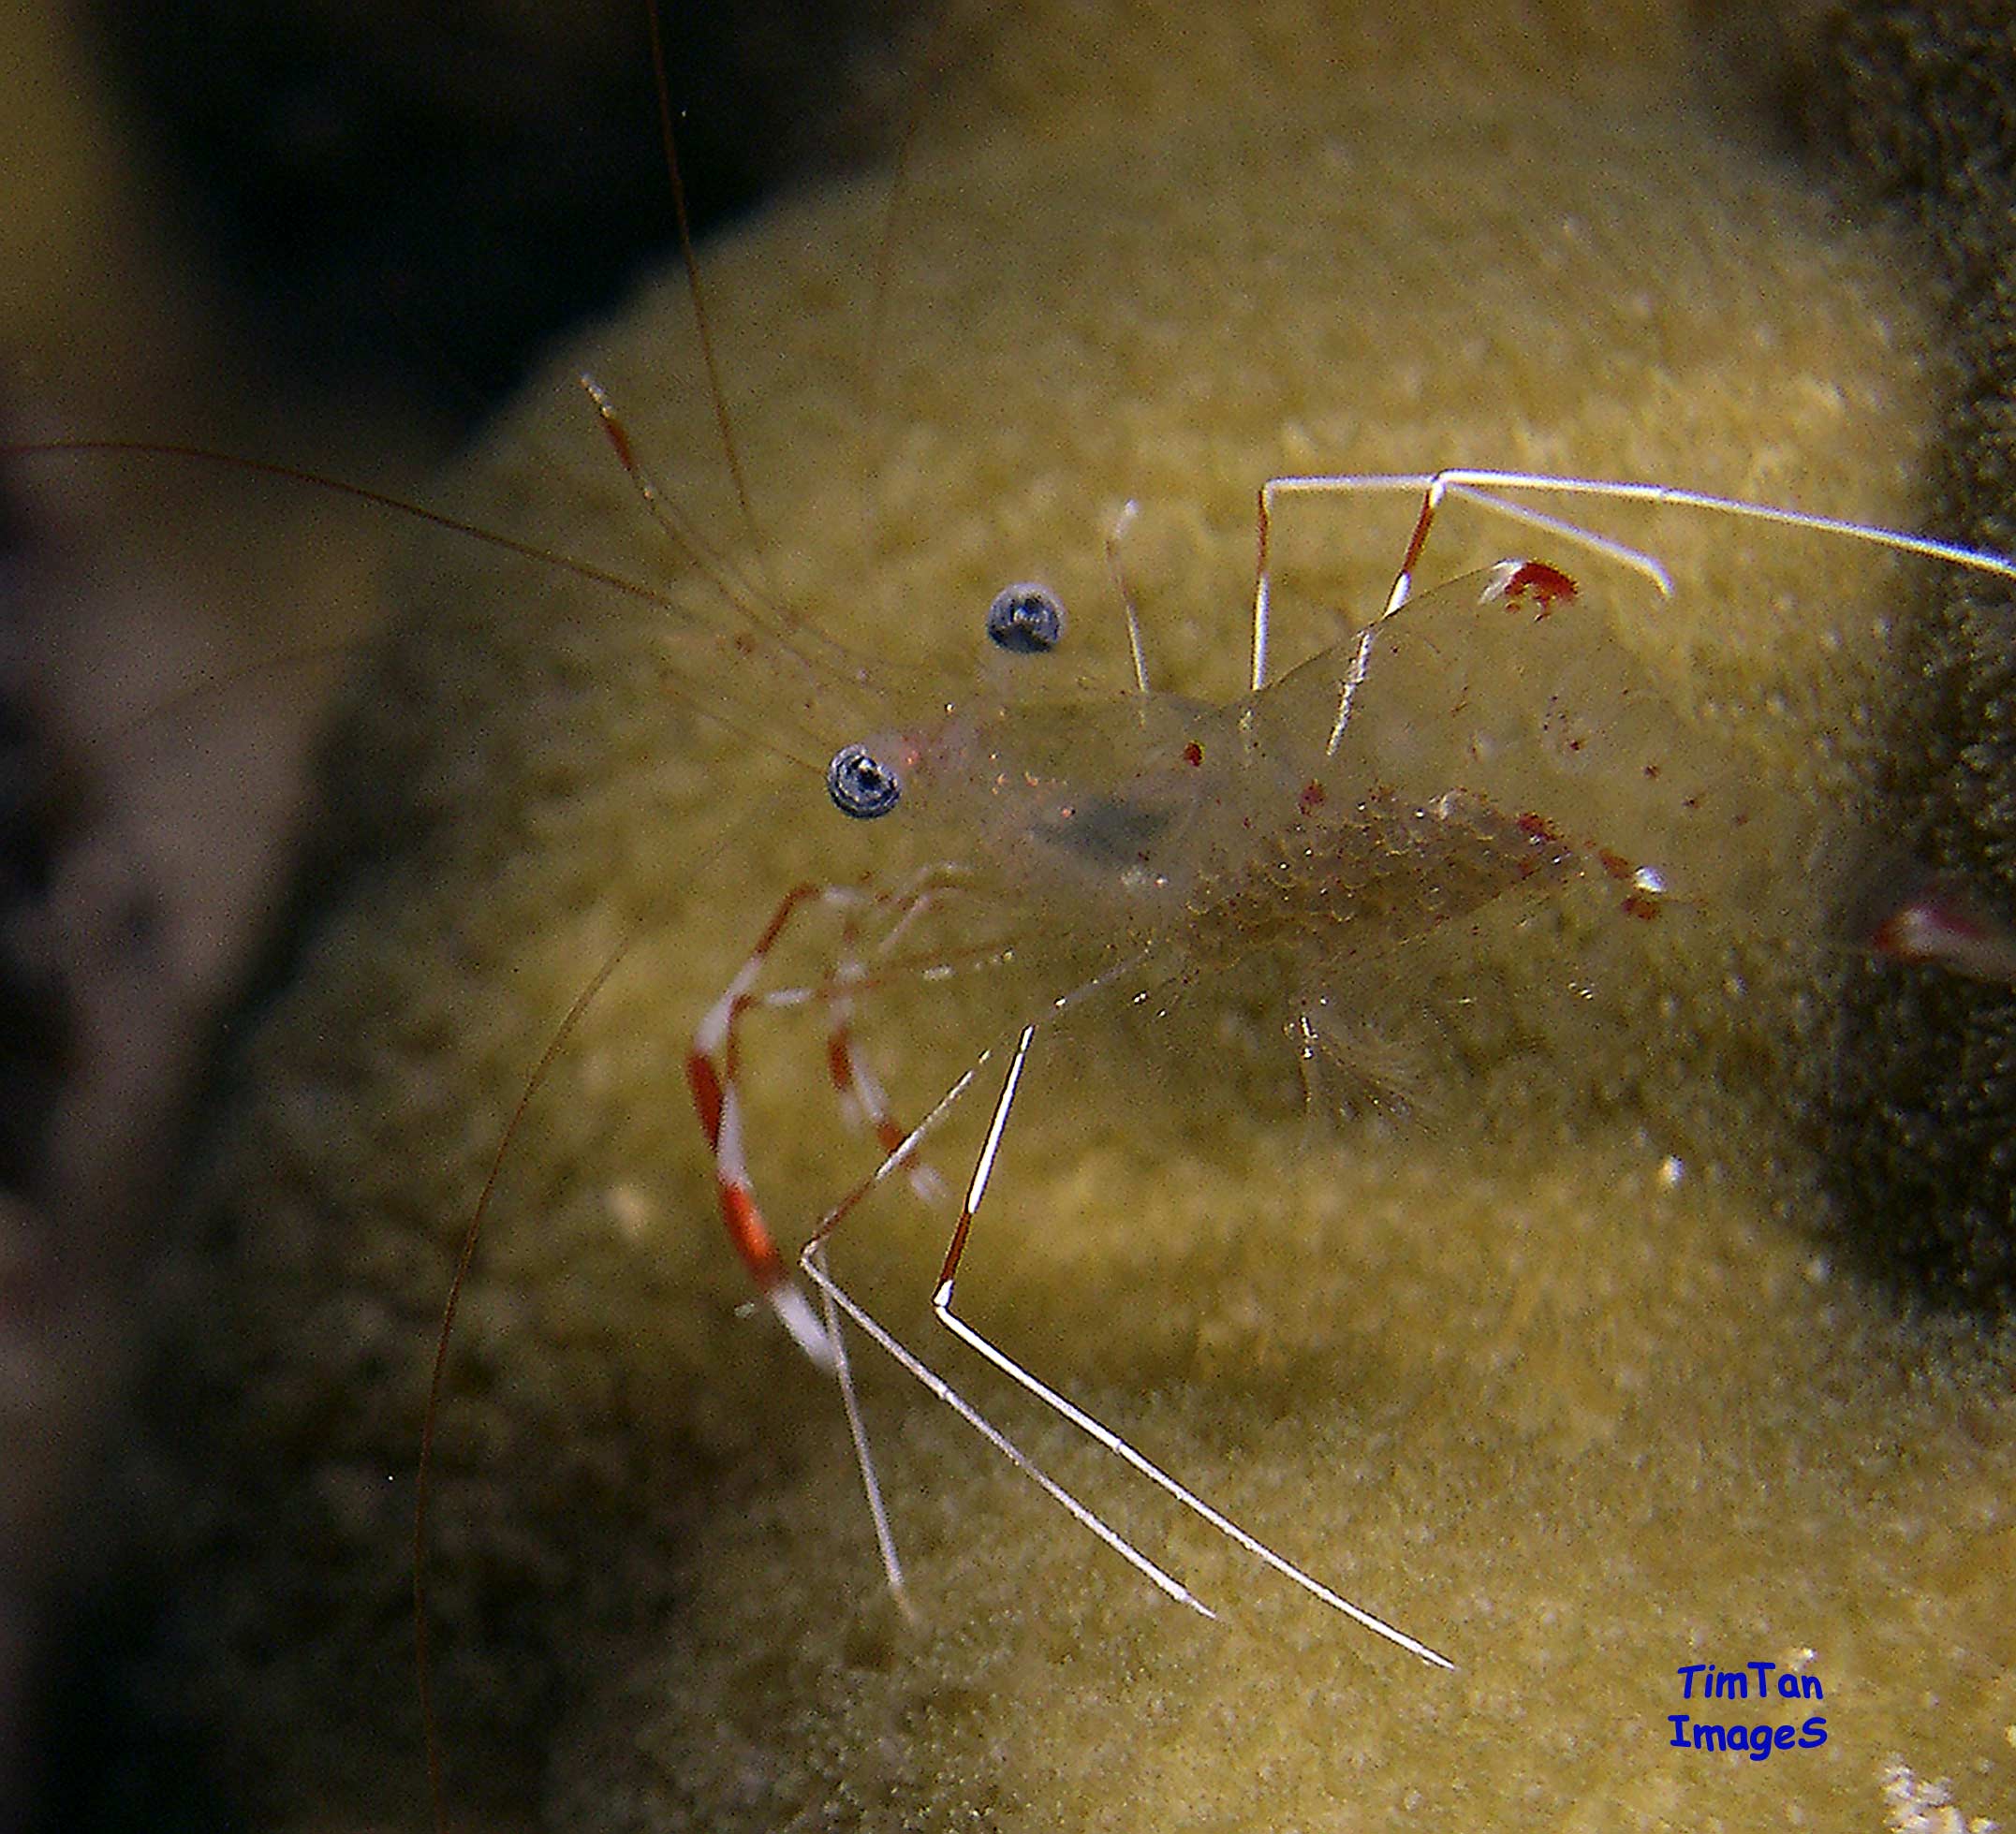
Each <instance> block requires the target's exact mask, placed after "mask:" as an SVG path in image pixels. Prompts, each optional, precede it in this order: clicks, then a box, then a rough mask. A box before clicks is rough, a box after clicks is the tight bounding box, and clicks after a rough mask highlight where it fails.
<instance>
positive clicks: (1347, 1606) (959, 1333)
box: [931, 1025, 1455, 1668]
mask: <svg viewBox="0 0 2016 1834" xmlns="http://www.w3.org/2000/svg"><path fill="white" fill-rule="evenodd" d="M1035 1038H1036V1027H1035V1026H1033V1025H1030V1026H1025V1027H1024V1028H1023V1032H1022V1035H1021V1036H1020V1037H1019V1038H1018V1039H1017V1040H1016V1045H1015V1055H1014V1057H1013V1059H1012V1060H1011V1061H1010V1063H1009V1064H1008V1076H1007V1077H1006V1078H1005V1079H1004V1080H1003V1082H1002V1085H1001V1094H1000V1097H999V1099H998V1100H997V1101H996V1102H995V1104H994V1112H993V1122H991V1123H990V1125H989V1127H988V1130H987V1139H986V1142H985V1144H984V1145H983V1146H982V1147H981V1148H980V1154H979V1159H978V1160H977V1161H976V1162H975V1164H974V1167H973V1179H972V1182H971V1183H970V1184H969V1185H968V1186H967V1189H966V1198H965V1202H964V1204H962V1205H961V1206H960V1210H959V1222H958V1225H957V1226H956V1227H955V1228H954V1229H953V1231H952V1240H951V1242H950V1245H949V1247H948V1248H947V1250H946V1253H945V1263H944V1266H943V1267H942V1268H941V1269H939V1273H938V1284H937V1288H936V1290H935V1291H934V1293H933V1295H932V1300H931V1307H932V1311H933V1312H934V1313H935V1314H936V1316H937V1319H938V1322H939V1323H940V1324H942V1325H943V1326H944V1327H945V1328H946V1329H947V1330H949V1331H950V1332H951V1333H952V1335H953V1336H954V1337H956V1338H957V1339H958V1340H959V1341H960V1342H962V1343H964V1344H965V1345H966V1346H967V1347H968V1348H969V1349H971V1350H973V1351H974V1352H975V1353H977V1354H978V1355H979V1356H980V1357H984V1358H985V1359H986V1360H987V1361H988V1362H989V1363H991V1364H993V1367H994V1368H995V1369H997V1370H999V1371H1000V1372H1002V1373H1003V1374H1004V1375H1006V1376H1008V1378H1009V1380H1011V1381H1013V1382H1014V1383H1016V1384H1017V1385H1018V1386H1020V1387H1023V1388H1024V1389H1026V1390H1027V1391H1028V1392H1029V1393H1030V1394H1032V1395H1034V1396H1035V1397H1036V1398H1037V1400H1038V1401H1041V1402H1042V1403H1043V1404H1044V1405H1045V1406H1046V1407H1049V1408H1051V1409H1052V1411H1053V1412H1055V1413H1056V1414H1057V1415H1058V1416H1061V1417H1062V1418H1064V1419H1065V1420H1067V1421H1069V1422H1070V1424H1071V1425H1072V1426H1074V1427H1076V1428H1077V1429H1078V1430H1079V1431H1081V1432H1082V1433H1084V1434H1086V1435H1087V1437H1089V1438H1090V1439H1092V1440H1093V1441H1094V1442H1095V1443H1096V1444H1097V1445H1101V1446H1103V1447H1104V1448H1105V1449H1106V1450H1107V1451H1109V1452H1111V1453H1112V1454H1113V1455H1114V1456H1115V1457H1116V1458H1118V1459H1119V1460H1121V1461H1122V1462H1123V1463H1125V1464H1126V1465H1127V1466H1128V1468H1129V1469H1131V1470H1133V1471H1135V1472H1138V1473H1139V1474H1140V1475H1141V1476H1143V1477H1145V1478H1147V1479H1148V1481H1149V1482H1150V1483H1152V1484H1154V1485H1155V1487H1156V1488H1157V1489H1161V1490H1163V1491H1165V1492H1166V1493H1167V1494H1168V1495H1170V1497H1173V1498H1174V1499H1175V1500H1176V1501H1177V1502H1178V1503H1180V1504H1183V1506H1184V1507H1185V1509H1187V1510H1189V1511H1190V1512H1191V1514H1193V1515H1195V1516H1197V1517H1198V1518H1199V1519H1201V1520H1202V1521H1205V1522H1208V1523H1209V1524H1210V1525H1211V1526H1212V1527H1213V1528H1214V1529H1215V1530H1216V1531H1217V1532H1218V1533H1220V1534H1222V1535H1224V1536H1225V1537H1226V1538H1227V1539H1228V1540H1229V1541H1230V1542H1232V1543H1233V1545H1234V1546H1236V1547H1238V1548H1242V1549H1243V1551H1244V1552H1246V1553H1248V1554H1250V1555H1252V1556H1253V1558H1254V1559H1256V1560H1258V1562H1260V1563H1261V1564H1262V1565H1264V1566H1267V1567H1270V1568H1272V1569H1273V1571H1274V1572H1276V1573H1278V1574H1280V1575H1281V1577H1283V1578H1285V1579H1288V1580H1290V1581H1292V1582H1293V1583H1294V1584H1296V1585H1298V1586H1300V1587H1301V1588H1302V1590H1303V1591H1304V1592H1308V1593H1310V1594H1311V1595H1312V1596H1314V1597H1316V1598H1318V1599H1320V1600H1321V1601H1322V1602H1323V1603H1324V1604H1325V1605H1328V1606H1329V1607H1331V1608H1332V1610H1336V1611H1341V1612H1342V1613H1343V1614H1344V1615H1345V1616H1346V1617H1347V1618H1349V1619H1351V1620H1352V1621H1353V1622H1355V1623H1359V1624H1361V1625H1363V1626H1364V1628H1365V1629H1367V1630H1370V1631H1373V1632H1375V1633H1376V1635H1378V1636H1383V1637H1385V1638H1386V1640H1387V1641H1388V1642H1390V1643H1396V1644H1398V1645H1399V1646H1400V1647H1401V1648H1402V1649H1403V1650H1405V1651H1409V1652H1410V1653H1411V1654H1413V1655H1417V1656H1420V1658H1421V1660H1422V1661H1424V1662H1429V1663H1433V1664H1435V1665H1436V1666H1437V1667H1440V1668H1452V1667H1454V1666H1455V1665H1454V1664H1453V1663H1451V1662H1450V1661H1449V1658H1448V1657H1447V1656H1444V1655H1441V1654H1439V1653H1437V1652H1436V1651H1434V1650H1432V1649H1430V1648H1429V1647H1428V1645H1427V1644H1425V1643H1422V1642H1420V1641H1418V1640H1417V1639H1416V1638H1414V1637H1412V1636H1408V1635H1407V1634H1406V1633H1405V1631H1403V1630H1399V1629H1396V1628H1395V1627H1394V1626H1393V1625H1391V1624H1390V1623H1388V1622H1386V1621H1385V1620H1383V1619H1381V1618H1377V1617H1375V1616H1374V1615H1373V1614H1372V1613H1371V1612H1369V1611H1367V1610H1365V1609H1363V1608H1362V1607H1360V1606H1357V1605H1353V1604H1352V1603H1351V1602H1350V1600H1348V1599H1346V1598H1345V1597H1343V1596H1342V1595H1340V1594H1339V1593H1337V1592H1334V1591H1332V1589H1331V1588H1330V1587H1328V1586H1326V1585H1324V1584H1323V1582H1322V1581H1321V1580H1320V1579H1317V1578H1316V1577H1313V1576H1312V1575H1310V1574H1308V1573H1305V1572H1304V1571H1303V1570H1302V1568H1301V1567H1299V1566H1297V1565H1296V1564H1295V1563H1293V1562H1292V1561H1289V1560H1288V1559H1286V1558H1284V1557H1283V1556H1282V1555H1280V1554H1278V1553H1276V1552H1275V1551H1274V1550H1273V1548H1270V1547H1268V1546H1267V1545H1266V1543H1265V1542H1263V1541H1260V1540H1259V1539H1258V1537H1256V1536H1255V1535H1253V1534H1251V1533H1248V1532H1247V1531H1246V1530H1245V1529H1243V1528H1241V1527H1240V1526H1239V1524H1238V1523H1237V1522H1235V1521H1233V1520H1232V1519H1230V1518H1229V1517H1228V1516H1226V1515H1224V1514H1223V1513H1222V1512H1221V1511H1219V1510H1217V1509H1214V1507H1213V1506H1212V1505H1211V1504H1208V1503H1206V1502H1205V1501H1204V1500H1203V1498H1201V1497H1200V1496H1199V1495H1198V1494H1197V1493H1196V1492H1195V1491H1194V1490H1191V1489H1188V1488H1187V1487H1186V1486H1185V1485H1184V1484H1182V1483H1181V1482H1179V1481H1178V1480H1177V1479H1176V1478H1174V1477H1172V1476H1170V1474H1169V1473H1168V1472H1166V1471H1164V1470H1163V1469H1162V1467H1161V1466H1160V1465H1158V1464H1156V1463H1155V1461H1154V1460H1151V1459H1149V1458H1147V1457H1146V1456H1145V1455H1144V1454H1142V1453H1141V1452H1140V1451H1138V1450H1137V1449H1136V1448H1135V1447H1134V1446H1133V1445H1129V1444H1128V1443H1127V1442H1126V1440H1125V1439H1123V1438H1121V1436H1120V1435H1119V1434H1118V1433H1116V1432H1115V1431H1113V1430H1112V1429H1111V1427H1109V1426H1107V1425H1106V1424H1105V1423H1104V1422H1103V1421H1101V1420H1098V1419H1096V1418H1095V1417H1094V1416H1092V1415H1090V1414H1088V1413H1086V1412H1085V1410H1084V1409H1083V1408H1082V1407H1080V1406H1079V1405H1078V1404H1077V1403H1076V1402H1075V1401H1070V1400H1068V1399H1067V1397H1066V1396H1064V1395H1062V1394H1060V1393H1059V1392H1058V1391H1057V1390H1056V1389H1055V1388H1053V1387H1051V1386H1050V1385H1049V1384H1048V1383H1046V1382H1044V1381H1043V1380H1042V1379H1041V1378H1040V1377H1038V1376H1037V1375H1035V1374H1034V1373H1032V1372H1030V1371H1029V1370H1027V1369H1025V1368H1023V1365H1022V1364H1020V1363H1018V1362H1017V1361H1016V1360H1015V1359H1014V1358H1013V1357H1010V1356H1009V1355H1008V1353H1007V1352H1006V1351H1004V1350H1002V1349H1001V1348H1000V1347H999V1346H998V1345H996V1344H995V1343H994V1342H993V1341H992V1340H990V1339H989V1338H987V1337H986V1336H985V1335H983V1334H982V1333H981V1332H979V1331H978V1330H976V1329H975V1328H973V1327H972V1326H971V1325H969V1324H968V1323H967V1322H966V1321H965V1320H964V1318H962V1317H960V1316H959V1314H958V1313H956V1312H954V1311H953V1310H952V1289H953V1285H954V1283H955V1282H956V1281H957V1279H958V1276H959V1264H960V1262H961V1260H962V1259H963V1258H964V1254H965V1250H966V1242H967V1240H968V1238H969V1236H970V1234H971V1232H972V1227H973V1219H974V1217H975V1216H976V1215H977V1214H978V1212H979V1207H980V1203H981V1200H982V1199H983V1198H984V1197H985V1196H986V1195H987V1186H988V1182H989V1181H990V1180H991V1179H992V1178H993V1168H994V1162H995V1159H996V1157H997V1156H998V1154H999V1152H1000V1150H1001V1138H1002V1136H1003V1134H1004V1133H1005V1132H1006V1131H1007V1129H1008V1111H1009V1109H1010V1108H1013V1106H1014V1103H1015V1095H1016V1092H1017V1090H1018V1089H1019V1088H1020V1087H1021V1084H1022V1075H1023V1065H1024V1064H1026V1063H1027V1061H1028V1056H1029V1048H1030V1046H1031V1044H1033V1043H1034V1041H1035Z"/></svg>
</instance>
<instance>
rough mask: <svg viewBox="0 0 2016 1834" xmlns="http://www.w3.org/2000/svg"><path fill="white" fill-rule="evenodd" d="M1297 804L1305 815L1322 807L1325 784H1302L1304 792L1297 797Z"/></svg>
mask: <svg viewBox="0 0 2016 1834" xmlns="http://www.w3.org/2000/svg"><path fill="white" fill-rule="evenodd" d="M1295 806H1296V807H1297V808H1299V809H1300V810H1301V811H1302V814H1305V815H1306V814H1309V813H1310V812H1311V811H1312V810H1316V809H1320V808H1321V807H1322V806H1323V785H1321V784H1318V783H1314V782H1311V783H1306V784H1304V785H1302V794H1301V795H1300V796H1298V797H1297V798H1296V799H1295Z"/></svg>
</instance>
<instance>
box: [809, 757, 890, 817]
mask: <svg viewBox="0 0 2016 1834" xmlns="http://www.w3.org/2000/svg"><path fill="white" fill-rule="evenodd" d="M826 793H827V795H829V796H830V797H831V798H832V799H833V807H834V808H836V809H838V810H839V811H840V813H841V814H843V815H852V816H853V817H854V818H855V820H857V821H873V820H875V818H876V816H877V815H886V814H889V812H890V810H891V809H893V808H894V807H895V806H896V804H897V802H898V801H899V800H901V799H902V796H903V780H902V779H901V778H900V777H898V776H897V775H896V773H895V772H894V771H893V770H890V768H889V767H888V766H887V765H886V764H884V763H882V762H881V760H880V759H878V758H877V757H876V756H875V754H874V753H873V752H871V751H870V750H869V749H868V747H867V746H865V745H843V746H841V748H840V749H839V750H838V751H837V752H835V753H834V754H833V761H832V762H831V764H829V765H828V766H827V767H826Z"/></svg>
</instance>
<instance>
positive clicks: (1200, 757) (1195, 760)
mask: <svg viewBox="0 0 2016 1834" xmlns="http://www.w3.org/2000/svg"><path fill="white" fill-rule="evenodd" d="M1183 761H1184V762H1185V764H1187V765H1190V766H1192V767H1193V768H1194V767H1195V766H1197V765H1199V764H1201V763H1203V761H1204V748H1203V746H1201V745H1199V743H1198V742H1197V741H1196V740H1194V739H1193V740H1191V741H1190V742H1189V743H1188V744H1187V745H1185V747H1184V748H1183Z"/></svg>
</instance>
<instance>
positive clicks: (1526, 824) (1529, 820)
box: [1519, 809, 1561, 841]
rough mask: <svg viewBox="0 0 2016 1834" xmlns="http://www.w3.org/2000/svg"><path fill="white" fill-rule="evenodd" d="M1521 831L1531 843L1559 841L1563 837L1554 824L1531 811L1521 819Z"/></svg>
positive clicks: (1521, 816)
mask: <svg viewBox="0 0 2016 1834" xmlns="http://www.w3.org/2000/svg"><path fill="white" fill-rule="evenodd" d="M1519 831H1520V832H1521V833H1522V834H1523V835H1524V836H1525V837H1526V839H1527V840H1529V841H1559V840H1560V839H1561V835H1560V832H1559V830H1558V829H1556V828H1555V827H1554V825H1553V823H1552V822H1551V821H1549V820H1548V819H1547V817H1546V816H1545V815H1537V814H1534V813H1533V812H1532V811H1531V810H1530V809H1529V810H1527V811H1526V812H1525V813H1523V814H1521V815H1520V817H1519Z"/></svg>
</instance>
